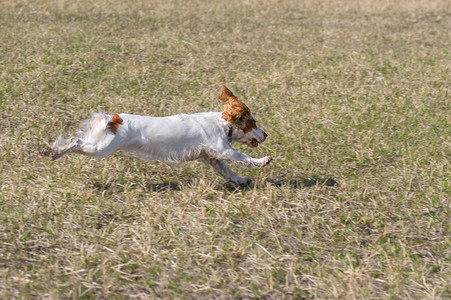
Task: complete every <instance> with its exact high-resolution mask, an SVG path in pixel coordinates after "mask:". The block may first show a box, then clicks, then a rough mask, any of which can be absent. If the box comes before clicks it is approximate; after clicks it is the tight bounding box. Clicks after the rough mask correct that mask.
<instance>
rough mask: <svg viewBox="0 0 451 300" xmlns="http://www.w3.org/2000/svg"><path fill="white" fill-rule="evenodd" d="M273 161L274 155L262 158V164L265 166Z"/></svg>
mask: <svg viewBox="0 0 451 300" xmlns="http://www.w3.org/2000/svg"><path fill="white" fill-rule="evenodd" d="M271 161H272V157H271V156H265V157H263V158H262V164H261V166H262V167H264V166H266V165H267V164H269V163H270V162H271Z"/></svg>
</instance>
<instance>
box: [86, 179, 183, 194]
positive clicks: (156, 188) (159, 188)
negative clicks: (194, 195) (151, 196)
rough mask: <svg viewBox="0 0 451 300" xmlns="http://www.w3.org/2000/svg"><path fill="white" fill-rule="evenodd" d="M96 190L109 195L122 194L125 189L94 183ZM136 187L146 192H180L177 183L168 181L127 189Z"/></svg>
mask: <svg viewBox="0 0 451 300" xmlns="http://www.w3.org/2000/svg"><path fill="white" fill-rule="evenodd" d="M92 186H93V187H94V188H95V189H96V190H98V191H100V192H103V191H107V192H109V193H113V192H124V191H125V189H126V188H125V187H124V186H122V185H117V184H111V183H101V182H95V183H94V184H93V185H92ZM138 186H141V188H144V190H145V191H146V192H163V191H180V190H181V187H180V184H179V183H178V182H173V181H168V182H162V183H147V184H146V185H144V186H142V185H138V184H131V185H130V186H129V188H131V189H136V188H138Z"/></svg>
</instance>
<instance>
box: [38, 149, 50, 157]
mask: <svg viewBox="0 0 451 300" xmlns="http://www.w3.org/2000/svg"><path fill="white" fill-rule="evenodd" d="M52 154H53V149H52V148H50V147H45V148H44V149H42V150H41V151H39V155H40V156H51V155H52Z"/></svg>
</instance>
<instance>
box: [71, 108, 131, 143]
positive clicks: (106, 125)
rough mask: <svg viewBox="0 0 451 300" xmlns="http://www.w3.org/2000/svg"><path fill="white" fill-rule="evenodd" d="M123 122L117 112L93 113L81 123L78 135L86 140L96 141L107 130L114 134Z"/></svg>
mask: <svg viewBox="0 0 451 300" xmlns="http://www.w3.org/2000/svg"><path fill="white" fill-rule="evenodd" d="M123 123H124V121H123V120H122V118H121V117H120V116H119V115H118V114H113V115H107V114H104V113H95V114H93V115H92V116H91V118H89V119H87V120H85V121H83V122H82V123H81V125H80V130H79V131H78V135H79V136H80V137H81V138H83V139H84V140H86V141H91V142H93V143H96V142H98V141H99V140H100V139H102V137H103V135H104V134H105V132H106V131H107V130H108V131H110V132H111V133H113V134H116V132H117V130H118V129H119V126H120V125H122V124H123Z"/></svg>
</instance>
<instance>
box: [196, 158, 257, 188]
mask: <svg viewBox="0 0 451 300" xmlns="http://www.w3.org/2000/svg"><path fill="white" fill-rule="evenodd" d="M204 161H205V162H206V163H208V164H210V165H211V166H212V167H213V169H215V171H216V172H218V173H219V174H221V175H222V176H223V177H224V178H225V180H226V181H230V182H233V183H235V184H239V185H247V184H249V183H250V182H251V179H250V178H241V177H239V176H237V175H236V174H235V173H233V171H232V170H231V169H230V168H229V166H228V165H227V164H226V163H225V162H224V161H222V160H219V159H216V158H212V157H208V158H205V159H204Z"/></svg>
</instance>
